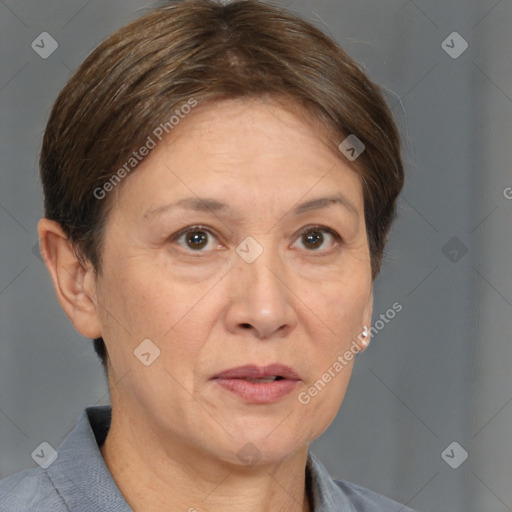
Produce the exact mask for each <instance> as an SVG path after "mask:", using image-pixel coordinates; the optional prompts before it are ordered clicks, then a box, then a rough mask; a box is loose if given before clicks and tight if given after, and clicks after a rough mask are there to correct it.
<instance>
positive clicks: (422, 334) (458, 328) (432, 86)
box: [0, 0, 512, 512]
mask: <svg viewBox="0 0 512 512" xmlns="http://www.w3.org/2000/svg"><path fill="white" fill-rule="evenodd" d="M279 3H280V4H281V5H290V8H291V9H292V10H295V11H297V12H299V13H301V14H302V15H304V16H305V17H306V18H308V19H310V20H313V21H314V22H315V23H316V24H317V25H318V26H319V27H321V28H323V29H324V30H326V31H327V32H329V33H330V34H331V35H332V36H334V37H335V38H336V39H337V40H338V42H339V43H340V44H341V45H342V46H343V47H344V48H345V49H346V50H347V52H348V53H349V54H350V55H351V56H353V57H354V58H356V59H357V60H358V61H359V62H361V63H362V64H363V65H364V66H365V69H366V70H367V73H368V75H369V76H370V78H372V79H373V80H374V81H376V82H377V83H378V84H380V85H381V86H383V87H384V88H385V89H386V91H387V92H386V97H387V100H388V101H389V103H390V105H391V106H392V108H393V113H394V114H395V117H396V119H397V121H398V123H399V125H400V128H401V130H402V135H403V139H404V159H405V163H406V172H407V183H406V187H405V190H404V193H403V195H402V197H401V200H400V212H399V218H398V220H397V222H396V224H395V226H394V228H393V231H392V235H391V239H390V243H389V247H388V251H387V256H386V261H385V264H384V268H383V271H382V274H381V276H380V277H379V278H378V280H377V282H376V285H375V291H376V301H375V306H374V321H375V320H377V319H378V317H379V315H380V314H381V313H385V311H386V310H387V309H388V308H389V307H390V306H391V305H392V304H393V303H394V302H400V303H401V304H402V305H403V310H402V311H401V312H400V313H398V314H397V315H396V317H395V318H394V319H393V320H391V321H390V322H389V323H388V324H386V326H385V327H384V328H383V329H382V330H381V331H380V332H379V333H378V335H377V336H375V337H374V339H373V340H372V344H371V346H370V349H369V350H368V351H367V352H366V353H364V354H362V355H360V356H358V358H357V363H356V367H355V371H354V374H353V379H352V382H351V385H350V386H349V391H348V393H347V396H346V399H345V401H344V403H343V405H342V407H341V409H340V413H339V414H338V416H337V417H336V419H335V420H334V422H333V424H332V426H331V427H330V429H329V430H328V431H327V432H326V433H325V434H324V435H323V436H322V437H321V438H320V439H318V440H316V441H315V442H314V443H313V450H314V452H315V453H316V454H317V455H318V456H319V457H320V459H321V460H322V461H323V462H324V464H325V465H326V466H327V468H328V469H329V470H330V471H331V472H332V473H333V474H334V475H335V476H337V477H341V478H344V479H346V480H349V481H352V482H356V483H358V484H360V485H363V486H366V487H369V488H371V489H374V490H376V491H378V492H381V493H383V494H386V495H388V496H391V497H393V498H395V499H397V500H399V501H401V502H403V503H408V504H409V505H410V506H412V507H413V508H417V509H418V510H422V511H425V512H434V511H436V512H438V511H450V512H454V511H464V512H473V511H485V512H502V511H506V510H512V486H511V485H510V478H511V477H510V475H511V474H512V437H511V436H510V434H509V433H510V432H511V431H512V405H511V404H510V402H511V401H512V372H511V371H510V369H511V367H512V344H511V343H510V332H511V327H512V320H511V318H512V303H511V301H512V274H511V272H510V271H508V270H509V268H510V265H509V262H510V259H511V256H512V230H511V228H510V227H511V226H512V224H511V220H512V200H510V199H507V197H506V195H509V197H512V190H510V194H507V190H508V189H507V187H512V173H511V170H510V163H509V162H510V159H509V151H510V148H511V146H512V144H511V142H512V140H511V138H512V99H511V98H512V57H511V55H512V38H511V37H510V26H512V2H511V1H510V0H501V1H497V0H430V1H426V0H424V1H422V0H414V1H413V0H386V1H378V0H340V1H333V0H323V1H321V0H318V1H315V2H311V1H306V0H295V1H294V2H291V3H290V1H289V0H288V1H282V2H279ZM147 5H148V2H144V1H142V0H139V1H137V0H129V1H127V0H123V1H121V0H115V1H112V0H109V1H103V2H102V1H100V0H89V1H84V0H67V1H62V0H5V1H1V2H0V38H1V45H0V52H1V55H0V62H1V66H0V69H1V75H0V119H1V130H2V133H1V138H0V169H1V171H0V179H1V182H0V234H1V251H0V314H1V318H0V340H1V358H0V443H1V450H0V456H1V459H0V477H5V476H7V475H9V474H11V473H13V472H15V471H18V470H20V469H22V468H26V467H31V466H35V463H34V462H33V461H32V459H31V457H30V454H31V452H32V451H33V450H34V449H35V448H36V446H38V445H39V444H40V443H41V442H42V441H47V442H49V443H50V444H51V445H52V446H54V447H57V446H58V445H59V443H60V442H61V441H62V439H63V437H64V436H65V435H66V434H67V433H68V432H69V430H70V429H71V428H72V427H73V426H74V424H75V422H76V420H77V417H78V415H79V414H80V412H81V411H82V409H83V408H84V407H86V406H87V405H92V404H100V403H107V402H108V392H107V386H106V382H105V380H104V376H103V372H102V369H101V367H100V365H99V362H98V360H97V358H96V355H95V354H94V352H93V349H92V346H91V343H90V342H89V341H87V340H84V339H83V338H81V337H80V336H79V335H78V334H77V333H76V332H75V331H74V329H73V327H72V325H71V323H70V322H69V321H68V320H67V318H66V316H65V314H64V313H63V312H62V311H61V308H60V305H59V303H58V301H57V298H56V297H55V294H54V291H53V287H52V284H51V281H50V278H49V275H48V273H47V271H46V268H45V267H44V265H43V263H42V262H41V260H40V259H39V258H38V257H37V256H36V255H35V254H34V247H35V248H36V254H37V245H35V244H36V243H37V232H36V222H37V220H38V218H39V217H40V216H41V214H42V197H41V186H40V184H39V180H38V170H37V158H38V153H39V149H40V142H41V136H42V133H43V130H44V126H45V123H46V120H47V117H48V114H49V110H50V107H51V104H52V102H53V101H54V99H55V98H56V96H57V94H58V92H59V91H60V89H61V88H62V87H63V85H64V83H65V82H66V80H67V79H68V78H69V77H70V75H71V73H72V72H73V70H75V69H76V67H77V66H78V65H79V64H80V63H81V62H82V60H83V59H84V58H85V56H86V55H87V54H88V53H89V52H90V51H91V50H92V49H93V48H94V47H95V46H96V45H97V44H98V43H99V42H100V41H101V40H102V39H103V38H104V37H106V36H107V35H108V34H110V33H111V32H113V31H114V30H115V29H116V28H118V27H120V26H121V25H123V24H125V23H127V22H128V21H130V20H131V19H133V18H134V17H136V16H137V15H138V13H139V12H140V9H141V8H143V7H146V6H147ZM43 31H46V32H49V33H50V34H51V35H52V36H53V37H54V38H55V39H56V40H57V42H58V44H59V47H58V49H57V50H56V51H55V53H53V54H52V55H51V56H50V57H49V58H48V59H42V58H41V57H39V55H38V54H37V53H35V51H34V50H33V49H32V48H31V43H32V41H33V40H34V39H35V38H36V37H37V36H38V35H39V34H40V33H41V32H43ZM454 31H455V32H458V33H459V34H460V35H461V36H462V37H463V38H464V39H465V40H466V41H467V43H468V44H469V47H468V49H467V50H466V51H465V52H464V53H463V54H462V55H460V56H459V57H458V58H456V59H454V58H452V57H450V56H449V55H448V54H447V52H445V50H444V49H443V48H442V46H441V44H442V42H443V41H444V40H445V39H446V38H447V37H448V36H449V34H451V33H452V32H454ZM449 44H452V43H450V42H449ZM454 44H455V43H454ZM458 47H459V46H458V43H457V44H456V45H455V49H457V48H458ZM453 237H456V241H455V242H453V241H452V242H450V244H455V245H453V246H452V245H448V246H446V244H447V243H448V242H449V241H450V240H451V239H452V238H453ZM465 250H467V252H466V253H464V251H465ZM454 441H456V442H458V443H459V444H460V445H461V446H462V447H463V448H464V449H465V450H466V451H467V452H468V453H469V457H468V459H467V460H466V461H465V462H464V463H463V464H462V465H460V467H459V468H458V469H452V468H451V467H450V466H449V465H448V464H447V463H446V462H445V460H443V458H442V457H441V453H442V452H443V451H444V450H445V448H446V447H447V446H448V445H449V444H450V443H452V442H454ZM460 453H461V452H460V449H459V448H457V449H455V450H454V451H453V452H450V451H449V455H450V456H451V459H450V461H451V462H452V464H453V463H454V462H457V461H458V460H459V457H460Z"/></svg>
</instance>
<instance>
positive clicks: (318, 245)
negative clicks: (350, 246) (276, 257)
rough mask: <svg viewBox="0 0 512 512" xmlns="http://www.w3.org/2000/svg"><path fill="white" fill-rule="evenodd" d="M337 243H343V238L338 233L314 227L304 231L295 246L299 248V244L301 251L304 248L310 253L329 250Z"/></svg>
mask: <svg viewBox="0 0 512 512" xmlns="http://www.w3.org/2000/svg"><path fill="white" fill-rule="evenodd" d="M336 242H341V237H340V236H339V235H338V233H336V232H335V231H333V230H331V229H328V228H324V227H321V226H313V227H308V228H306V229H305V230H303V231H302V233H301V234H300V235H299V238H298V239H297V241H296V242H295V243H294V244H293V246H294V247H297V244H298V245H299V249H301V248H304V249H307V250H308V251H318V250H319V249H329V248H330V247H332V246H333V245H334V244H335V243H336ZM301 246H302V247H301Z"/></svg>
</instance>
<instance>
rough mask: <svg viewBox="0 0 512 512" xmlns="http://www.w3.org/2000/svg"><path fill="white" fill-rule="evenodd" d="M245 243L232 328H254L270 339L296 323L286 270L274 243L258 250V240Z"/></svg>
mask: <svg viewBox="0 0 512 512" xmlns="http://www.w3.org/2000/svg"><path fill="white" fill-rule="evenodd" d="M244 242H245V244H244ZM244 242H242V244H240V246H239V247H238V249H237V252H238V255H239V257H240V258H239V260H238V261H237V263H236V267H237V268H236V272H235V273H234V276H235V283H233V285H234V287H235V293H234V296H233V300H234V303H233V305H232V309H233V311H232V315H231V327H232V328H235V329H237V328H239V327H240V326H243V327H244V329H245V330H246V329H247V327H248V326H251V327H252V328H253V329H254V330H255V331H256V332H257V333H258V335H259V336H260V337H267V336H270V335H271V334H272V333H274V332H275V331H277V330H281V331H283V330H286V329H285V328H290V327H291V326H292V325H293V323H294V314H293V306H292V304H291V302H290V300H291V296H290V290H289V289H288V287H287V285H286V275H285V274H286V267H285V264H284V262H283V261H282V260H281V258H280V256H279V254H278V250H277V247H275V246H272V244H271V243H269V242H267V243H266V244H265V246H263V245H260V244H259V243H258V246H259V247H258V246H256V244H255V243H254V242H255V241H254V240H246V241H244ZM240 249H241V251H240ZM244 251H245V252H244ZM249 254H250V255H251V257H247V255H249Z"/></svg>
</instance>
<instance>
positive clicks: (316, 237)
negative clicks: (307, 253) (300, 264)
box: [303, 231, 324, 249]
mask: <svg viewBox="0 0 512 512" xmlns="http://www.w3.org/2000/svg"><path fill="white" fill-rule="evenodd" d="M303 241H304V244H305V245H306V247H309V248H310V249H316V248H318V247H320V246H321V245H322V243H323V241H324V235H323V234H322V233H321V232H320V231H310V232H309V233H307V234H305V235H304V237H303Z"/></svg>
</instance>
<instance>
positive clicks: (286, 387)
mask: <svg viewBox="0 0 512 512" xmlns="http://www.w3.org/2000/svg"><path fill="white" fill-rule="evenodd" d="M215 382H217V384H219V386H221V387H223V388H224V389H227V390H228V391H231V392H233V393H235V394H237V395H238V396H239V397H241V398H243V399H244V400H247V401H248V402H253V403H259V404H268V403H271V402H275V401H276V400H278V399H279V398H282V397H283V396H286V395H288V394H289V393H291V392H292V391H293V390H294V389H295V388H296V387H297V384H298V383H299V381H298V380H291V379H282V380H275V381H273V382H248V381H246V380H245V379H223V378H216V379H215Z"/></svg>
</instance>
